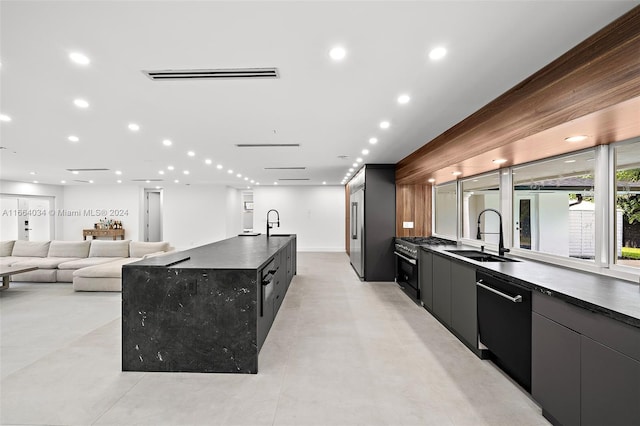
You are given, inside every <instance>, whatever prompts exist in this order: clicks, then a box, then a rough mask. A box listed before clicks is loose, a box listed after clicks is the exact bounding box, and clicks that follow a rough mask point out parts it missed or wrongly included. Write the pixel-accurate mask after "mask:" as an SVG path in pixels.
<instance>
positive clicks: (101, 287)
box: [73, 277, 122, 291]
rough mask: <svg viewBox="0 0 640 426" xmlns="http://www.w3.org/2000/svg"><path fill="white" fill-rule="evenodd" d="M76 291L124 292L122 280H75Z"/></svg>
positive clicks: (76, 278)
mask: <svg viewBox="0 0 640 426" xmlns="http://www.w3.org/2000/svg"><path fill="white" fill-rule="evenodd" d="M73 290H74V291H122V279H120V278H85V277H74V278H73Z"/></svg>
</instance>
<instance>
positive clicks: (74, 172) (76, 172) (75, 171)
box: [71, 170, 80, 175]
mask: <svg viewBox="0 0 640 426" xmlns="http://www.w3.org/2000/svg"><path fill="white" fill-rule="evenodd" d="M71 173H73V174H74V175H77V174H78V173H80V172H79V171H77V170H73V171H72V172H71Z"/></svg>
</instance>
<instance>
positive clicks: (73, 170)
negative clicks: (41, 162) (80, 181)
mask: <svg viewBox="0 0 640 426" xmlns="http://www.w3.org/2000/svg"><path fill="white" fill-rule="evenodd" d="M109 170H110V169H67V171H69V172H108V171H109Z"/></svg>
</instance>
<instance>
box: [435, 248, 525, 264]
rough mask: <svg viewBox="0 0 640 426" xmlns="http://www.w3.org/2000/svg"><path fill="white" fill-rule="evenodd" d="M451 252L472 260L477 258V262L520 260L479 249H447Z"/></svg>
mask: <svg viewBox="0 0 640 426" xmlns="http://www.w3.org/2000/svg"><path fill="white" fill-rule="evenodd" d="M446 251H448V252H449V253H453V254H457V255H458V256H463V257H466V258H469V259H471V260H475V261H476V262H518V261H517V260H514V259H507V258H506V257H502V256H497V255H495V254H491V253H485V252H483V251H478V250H446Z"/></svg>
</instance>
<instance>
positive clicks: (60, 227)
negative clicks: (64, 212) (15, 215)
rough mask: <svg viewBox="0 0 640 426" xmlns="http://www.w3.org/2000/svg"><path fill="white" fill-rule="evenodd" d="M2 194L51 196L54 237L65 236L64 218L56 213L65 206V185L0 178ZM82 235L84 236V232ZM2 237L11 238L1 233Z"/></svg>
mask: <svg viewBox="0 0 640 426" xmlns="http://www.w3.org/2000/svg"><path fill="white" fill-rule="evenodd" d="M0 194H5V195H13V196H37V197H50V198H51V199H52V200H53V205H52V206H51V207H52V209H54V212H53V213H54V214H53V217H51V228H52V229H53V235H52V237H53V238H55V239H62V238H63V234H64V218H63V217H61V216H58V215H57V214H56V213H57V211H58V209H62V208H63V206H64V186H62V185H43V184H38V183H27V182H13V181H7V180H0ZM0 214H2V212H0ZM80 235H81V236H82V234H80ZM0 239H9V238H4V237H3V236H1V235H0ZM11 239H13V238H11Z"/></svg>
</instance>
